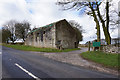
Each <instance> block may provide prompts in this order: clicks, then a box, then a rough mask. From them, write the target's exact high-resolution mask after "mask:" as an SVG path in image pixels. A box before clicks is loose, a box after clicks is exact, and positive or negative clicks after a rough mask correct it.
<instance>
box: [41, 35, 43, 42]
mask: <svg viewBox="0 0 120 80" xmlns="http://www.w3.org/2000/svg"><path fill="white" fill-rule="evenodd" d="M41 41H42V42H43V34H41Z"/></svg>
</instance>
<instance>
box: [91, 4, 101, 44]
mask: <svg viewBox="0 0 120 80" xmlns="http://www.w3.org/2000/svg"><path fill="white" fill-rule="evenodd" d="M89 5H90V9H91V11H92V13H93V17H94V21H95V22H96V29H97V33H96V34H97V42H100V24H99V21H98V19H97V16H96V14H95V11H94V9H93V6H92V5H91V3H90V2H89Z"/></svg>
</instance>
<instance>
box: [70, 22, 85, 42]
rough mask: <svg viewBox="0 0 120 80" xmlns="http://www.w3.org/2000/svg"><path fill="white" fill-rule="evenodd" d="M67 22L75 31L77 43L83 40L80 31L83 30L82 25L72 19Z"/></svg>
mask: <svg viewBox="0 0 120 80" xmlns="http://www.w3.org/2000/svg"><path fill="white" fill-rule="evenodd" d="M69 23H70V25H71V26H72V27H73V28H74V29H75V31H76V34H77V37H76V38H77V40H78V43H79V41H82V40H83V35H82V33H83V32H84V30H83V29H82V26H81V25H80V24H79V23H77V22H76V21H74V20H71V21H69Z"/></svg>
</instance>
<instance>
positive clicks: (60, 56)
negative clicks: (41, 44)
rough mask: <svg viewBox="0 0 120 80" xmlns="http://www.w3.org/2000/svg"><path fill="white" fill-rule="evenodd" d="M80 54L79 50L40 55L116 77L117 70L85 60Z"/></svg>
mask: <svg viewBox="0 0 120 80" xmlns="http://www.w3.org/2000/svg"><path fill="white" fill-rule="evenodd" d="M80 53H82V52H81V50H77V51H72V52H61V53H43V54H42V55H43V56H45V57H48V58H50V59H53V60H56V61H60V62H64V63H68V64H72V65H77V66H83V67H85V68H90V69H94V70H98V71H101V72H106V73H112V74H115V75H118V71H117V70H113V69H110V68H106V67H103V66H102V65H100V64H97V63H94V62H91V61H88V60H85V59H83V58H82V57H81V56H80Z"/></svg>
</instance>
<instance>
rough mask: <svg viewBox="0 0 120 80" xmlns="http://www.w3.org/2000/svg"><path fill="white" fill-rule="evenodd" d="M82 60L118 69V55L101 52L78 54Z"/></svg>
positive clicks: (119, 64)
mask: <svg viewBox="0 0 120 80" xmlns="http://www.w3.org/2000/svg"><path fill="white" fill-rule="evenodd" d="M80 55H81V56H82V57H83V58H84V59H87V60H90V61H93V62H96V63H100V64H102V65H103V66H105V67H109V68H113V69H120V60H119V58H118V56H120V54H110V53H104V52H101V51H90V52H83V53H81V54H80Z"/></svg>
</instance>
